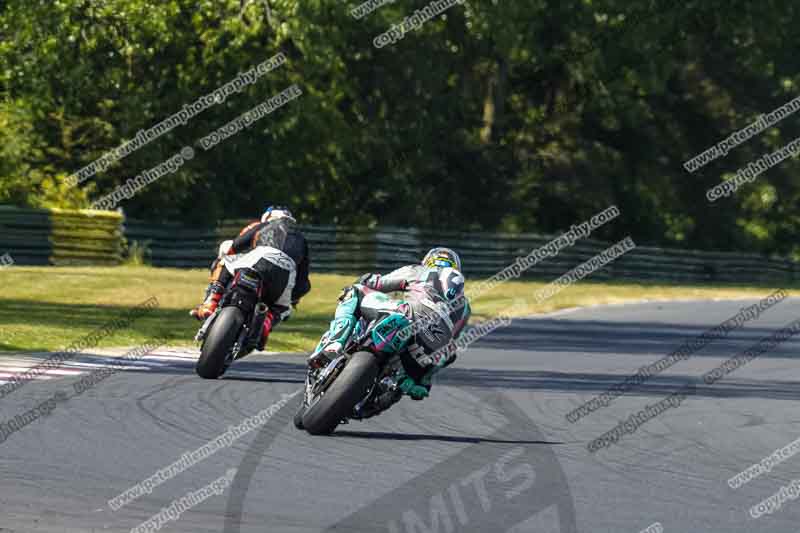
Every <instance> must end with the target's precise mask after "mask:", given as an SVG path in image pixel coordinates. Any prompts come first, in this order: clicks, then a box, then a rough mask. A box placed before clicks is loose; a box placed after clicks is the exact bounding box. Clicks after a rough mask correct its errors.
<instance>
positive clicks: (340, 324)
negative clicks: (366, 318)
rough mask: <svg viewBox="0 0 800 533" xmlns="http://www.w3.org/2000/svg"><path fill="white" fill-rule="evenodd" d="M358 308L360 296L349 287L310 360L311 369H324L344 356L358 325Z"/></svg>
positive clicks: (343, 293) (340, 299)
mask: <svg viewBox="0 0 800 533" xmlns="http://www.w3.org/2000/svg"><path fill="white" fill-rule="evenodd" d="M357 308H358V294H357V293H356V290H355V289H354V288H352V287H348V288H347V289H345V290H344V291H343V292H342V295H341V296H340V297H339V305H338V306H337V307H336V314H335V315H334V318H333V320H332V321H331V326H330V329H328V331H326V332H325V334H324V335H323V336H322V338H321V339H320V341H319V344H317V347H316V348H315V349H314V351H313V352H312V353H311V355H310V356H309V358H308V366H309V367H311V368H324V367H325V366H327V365H328V363H330V362H331V361H333V360H334V359H336V358H337V357H339V356H340V355H342V352H343V351H344V347H345V346H346V345H347V340H348V339H349V338H350V335H351V334H352V333H353V327H355V324H356V316H355V313H356V309H357Z"/></svg>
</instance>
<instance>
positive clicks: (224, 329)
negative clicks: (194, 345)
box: [195, 307, 244, 379]
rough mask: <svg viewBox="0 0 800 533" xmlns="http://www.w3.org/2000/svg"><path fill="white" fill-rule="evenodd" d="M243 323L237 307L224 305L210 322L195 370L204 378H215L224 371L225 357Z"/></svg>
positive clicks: (242, 315) (237, 336) (242, 317)
mask: <svg viewBox="0 0 800 533" xmlns="http://www.w3.org/2000/svg"><path fill="white" fill-rule="evenodd" d="M243 324H244V314H243V313H242V310H241V309H239V308H238V307H226V308H224V309H223V310H222V311H220V312H219V316H218V317H217V319H216V320H215V321H214V323H213V324H211V329H210V330H209V332H208V336H206V339H205V341H204V342H203V348H202V349H201V350H200V359H198V360H197V365H196V366H195V370H196V371H197V375H198V376H200V377H201V378H205V379H217V378H218V377H220V376H221V375H222V374H224V373H225V358H226V357H227V356H228V353H229V352H230V350H231V348H233V344H234V343H235V342H236V340H237V339H238V338H239V334H240V333H241V332H242V325H243Z"/></svg>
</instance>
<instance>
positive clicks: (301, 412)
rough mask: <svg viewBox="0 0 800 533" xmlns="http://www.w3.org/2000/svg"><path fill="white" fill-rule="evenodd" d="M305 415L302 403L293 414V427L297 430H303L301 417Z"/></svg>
mask: <svg viewBox="0 0 800 533" xmlns="http://www.w3.org/2000/svg"><path fill="white" fill-rule="evenodd" d="M304 414H306V404H305V402H303V404H302V405H300V408H299V409H298V410H297V412H296V413H295V414H294V427H296V428H297V429H303V415H304Z"/></svg>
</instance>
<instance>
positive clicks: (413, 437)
mask: <svg viewBox="0 0 800 533" xmlns="http://www.w3.org/2000/svg"><path fill="white" fill-rule="evenodd" d="M331 437H333V438H338V437H345V438H359V439H381V440H408V441H417V440H435V441H440V442H459V443H464V444H543V445H548V446H549V445H556V444H564V443H563V442H556V441H545V440H507V439H487V438H482V437H463V436H458V435H423V434H421V433H386V432H382V431H374V432H371V431H341V430H340V431H337V432H336V433H334V434H333V435H331Z"/></svg>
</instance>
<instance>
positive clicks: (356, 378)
mask: <svg viewBox="0 0 800 533" xmlns="http://www.w3.org/2000/svg"><path fill="white" fill-rule="evenodd" d="M377 375H378V363H377V362H376V361H375V356H374V355H372V354H371V353H369V352H356V353H354V354H353V355H352V357H350V360H349V361H348V362H347V366H345V367H344V369H343V370H342V373H341V374H339V376H338V377H337V378H336V380H335V381H334V382H333V383H332V384H331V386H330V387H328V390H327V391H325V394H323V396H322V398H320V399H319V400H318V401H317V402H316V403H315V404H313V405H311V406H310V407H308V408H307V409H306V412H305V413H304V414H303V419H302V423H303V427H304V428H305V430H306V431H308V432H309V433H311V434H312V435H329V434H331V433H333V430H335V429H336V426H338V425H339V422H341V421H342V419H344V418H345V417H347V416H348V415H349V414H350V413H352V412H353V408H354V407H355V406H356V404H357V403H358V402H359V401H361V400H362V399H363V398H364V396H365V395H366V394H367V392H369V388H370V387H371V386H372V384H373V383H374V382H375V377H376V376H377Z"/></svg>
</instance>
